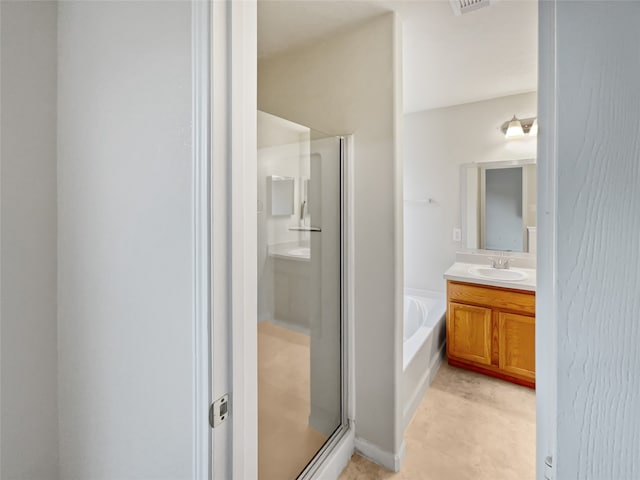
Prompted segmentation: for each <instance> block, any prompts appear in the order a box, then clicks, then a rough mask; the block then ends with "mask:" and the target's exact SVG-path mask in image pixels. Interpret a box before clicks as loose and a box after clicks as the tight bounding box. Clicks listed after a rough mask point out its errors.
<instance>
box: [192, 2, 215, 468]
mask: <svg viewBox="0 0 640 480" xmlns="http://www.w3.org/2000/svg"><path fill="white" fill-rule="evenodd" d="M210 35H211V24H210V4H209V2H206V1H205V2H203V1H200V2H193V3H192V9H191V65H192V66H191V73H192V75H191V77H192V85H191V87H192V94H191V97H192V107H191V111H192V123H193V125H192V168H191V171H192V191H193V199H192V238H193V251H192V261H193V268H192V275H193V277H192V281H193V307H192V342H193V346H192V350H193V356H194V357H193V368H192V370H193V458H192V464H193V466H192V472H193V478H195V479H197V480H208V479H209V478H211V477H210V465H211V459H212V450H211V432H210V429H209V419H208V415H209V405H210V403H211V368H210V365H211V363H210V354H211V352H210V344H209V341H210V330H209V320H210V315H211V281H210V265H211V255H210V233H211V228H210V148H209V147H210V142H209V135H210V83H211V82H210V76H211V75H210V74H211V63H210V59H211V47H210V43H211V42H210Z"/></svg>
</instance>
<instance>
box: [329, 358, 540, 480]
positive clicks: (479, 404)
mask: <svg viewBox="0 0 640 480" xmlns="http://www.w3.org/2000/svg"><path fill="white" fill-rule="evenodd" d="M535 421H536V419H535V392H534V391H533V390H531V389H529V388H526V387H520V386H518V385H514V384H511V383H507V382H504V381H502V380H497V379H493V378H491V377H487V376H484V375H480V374H477V373H473V372H468V371H466V370H462V369H459V368H455V367H450V366H448V365H446V364H443V366H442V367H441V368H440V370H439V371H438V373H437V374H436V377H435V379H434V381H433V383H432V385H431V387H430V388H429V390H427V393H426V395H425V396H424V398H423V400H422V403H421V404H420V406H419V407H418V410H417V412H416V415H415V418H414V419H413V421H412V423H411V424H410V425H409V428H408V430H407V433H406V435H405V440H406V442H407V457H406V460H405V463H404V467H403V468H402V471H401V472H399V473H393V472H389V471H387V470H385V469H384V468H382V467H379V466H377V465H376V464H374V463H372V462H370V461H368V460H366V459H365V458H362V457H360V456H359V455H354V456H353V457H352V459H351V462H350V463H349V465H347V468H346V469H345V471H344V472H343V474H342V475H341V477H340V480H355V479H358V480H382V479H385V480H386V479H393V480H529V479H534V478H535V461H534V457H535V427H536V425H535Z"/></svg>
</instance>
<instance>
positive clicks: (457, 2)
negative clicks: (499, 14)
mask: <svg viewBox="0 0 640 480" xmlns="http://www.w3.org/2000/svg"><path fill="white" fill-rule="evenodd" d="M449 2H450V3H451V8H452V9H453V13H454V15H456V16H458V15H462V14H463V13H469V12H473V11H474V10H478V9H479V8H484V7H488V6H490V5H491V0H449Z"/></svg>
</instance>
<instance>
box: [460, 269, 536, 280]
mask: <svg viewBox="0 0 640 480" xmlns="http://www.w3.org/2000/svg"><path fill="white" fill-rule="evenodd" d="M469 273H471V274H472V275H475V276H476V277H481V278H490V279H492V280H507V281H510V282H517V281H520V280H524V279H525V278H527V277H528V275H527V274H526V273H525V272H523V271H521V270H512V269H500V268H491V267H472V268H470V269H469Z"/></svg>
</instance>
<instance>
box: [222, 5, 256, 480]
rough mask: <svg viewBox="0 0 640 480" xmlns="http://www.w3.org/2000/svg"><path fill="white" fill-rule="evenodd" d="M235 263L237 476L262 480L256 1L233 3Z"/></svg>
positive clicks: (234, 463) (233, 334)
mask: <svg viewBox="0 0 640 480" xmlns="http://www.w3.org/2000/svg"><path fill="white" fill-rule="evenodd" d="M228 15H229V16H228V23H227V24H228V26H229V28H230V29H231V30H230V32H229V34H228V38H229V42H230V44H229V48H230V63H229V68H230V77H229V92H230V104H229V106H228V109H229V110H228V115H229V119H230V122H231V125H230V127H231V132H230V156H229V158H230V162H231V163H230V173H231V179H230V185H231V192H230V194H231V195H230V200H231V222H230V223H231V225H230V231H229V236H230V250H231V255H230V261H231V271H230V276H231V282H230V284H231V339H232V347H231V372H232V373H231V377H232V380H231V382H232V402H233V403H232V406H231V408H232V411H231V419H232V422H233V434H232V447H231V450H232V457H231V458H232V472H233V474H232V477H233V478H234V479H236V478H237V479H245V478H246V479H250V478H257V477H258V402H257V397H258V366H257V364H258V361H257V356H258V338H257V337H258V329H257V323H258V322H257V298H258V292H257V290H258V286H257V282H256V279H257V237H258V233H257V228H258V226H257V217H256V204H257V188H256V185H257V110H258V105H257V91H258V89H257V79H258V78H257V77H258V72H257V31H258V30H257V3H256V1H255V0H242V1H231V2H230V3H229V10H228Z"/></svg>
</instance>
